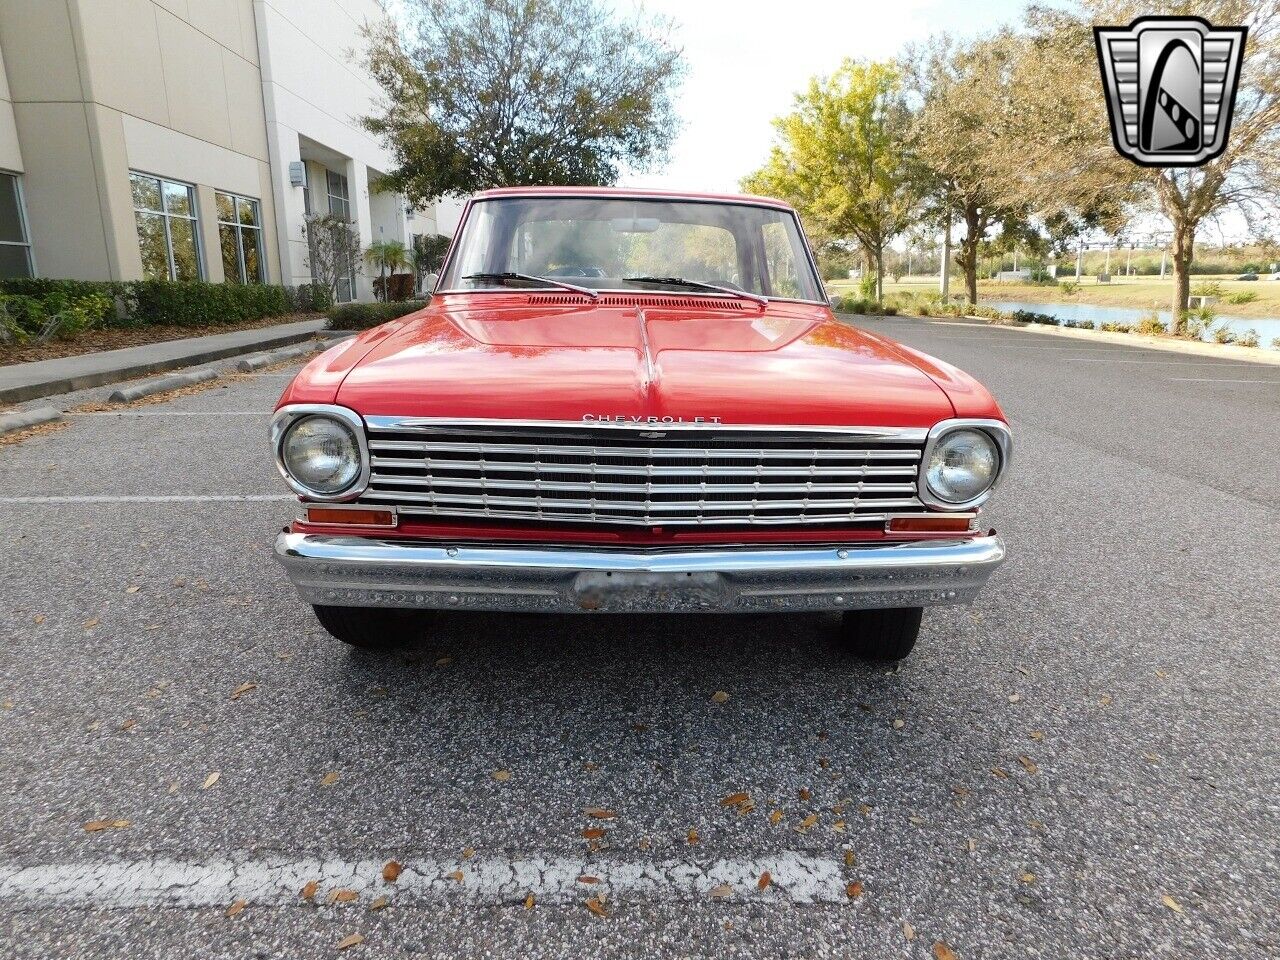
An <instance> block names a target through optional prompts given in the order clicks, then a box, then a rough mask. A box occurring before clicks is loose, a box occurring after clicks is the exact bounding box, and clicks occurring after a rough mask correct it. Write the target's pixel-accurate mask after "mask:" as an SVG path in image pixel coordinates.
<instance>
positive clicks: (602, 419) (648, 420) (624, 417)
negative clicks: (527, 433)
mask: <svg viewBox="0 0 1280 960" xmlns="http://www.w3.org/2000/svg"><path fill="white" fill-rule="evenodd" d="M582 422H583V423H636V424H645V425H648V426H652V425H654V424H659V423H673V424H681V423H691V424H695V425H696V424H700V423H720V422H721V421H720V418H719V417H642V416H636V415H634V414H618V415H614V416H610V415H609V414H607V413H604V414H600V413H584V414H583V415H582Z"/></svg>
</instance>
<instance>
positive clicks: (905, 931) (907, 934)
mask: <svg viewBox="0 0 1280 960" xmlns="http://www.w3.org/2000/svg"><path fill="white" fill-rule="evenodd" d="M902 938H903V939H904V940H906V941H907V943H910V942H911V941H912V940H914V939H915V938H916V928H915V927H913V926H912V925H911V924H909V923H907V921H905V920H903V921H902Z"/></svg>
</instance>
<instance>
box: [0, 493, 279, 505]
mask: <svg viewBox="0 0 1280 960" xmlns="http://www.w3.org/2000/svg"><path fill="white" fill-rule="evenodd" d="M297 499H298V498H297V497H295V496H293V495H292V494H288V493H250V494H215V495H212V496H204V495H202V494H174V495H171V496H161V497H111V496H103V497H91V496H90V497H0V504H4V503H267V502H276V501H284V500H297Z"/></svg>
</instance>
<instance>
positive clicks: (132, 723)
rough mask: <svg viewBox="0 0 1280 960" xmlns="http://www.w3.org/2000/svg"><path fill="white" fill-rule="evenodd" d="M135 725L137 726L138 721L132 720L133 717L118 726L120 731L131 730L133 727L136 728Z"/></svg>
mask: <svg viewBox="0 0 1280 960" xmlns="http://www.w3.org/2000/svg"><path fill="white" fill-rule="evenodd" d="M137 725H138V721H137V720H135V719H133V717H130V718H129V719H128V720H126V721H125V722H124V723H122V724H120V729H121V730H132V729H133V728H134V727H136V726H137Z"/></svg>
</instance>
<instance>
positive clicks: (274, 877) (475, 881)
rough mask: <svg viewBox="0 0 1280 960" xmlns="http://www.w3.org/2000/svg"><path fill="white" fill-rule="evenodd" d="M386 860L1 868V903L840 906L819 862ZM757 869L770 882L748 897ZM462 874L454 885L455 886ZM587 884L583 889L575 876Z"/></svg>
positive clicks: (838, 872)
mask: <svg viewBox="0 0 1280 960" xmlns="http://www.w3.org/2000/svg"><path fill="white" fill-rule="evenodd" d="M385 862H386V861H385V860H356V861H350V860H319V859H288V858H285V857H266V858H261V857H260V858H256V859H252V860H249V859H235V858H226V859H212V860H202V861H178V860H170V859H166V858H150V859H141V860H118V861H99V862H88V863H60V864H46V865H40V866H30V867H12V866H11V867H5V866H0V903H5V904H12V905H14V906H24V905H25V906H26V907H28V908H50V907H83V908H86V909H93V910H101V909H138V908H145V907H186V908H196V907H217V908H222V909H225V908H226V907H227V906H229V905H230V904H231V903H233V902H235V901H237V900H245V901H247V902H248V904H249V905H250V907H252V906H255V905H257V906H266V905H272V904H290V903H295V904H299V905H301V904H302V903H303V901H302V899H301V897H300V896H299V892H300V891H301V890H302V888H303V887H304V886H305V885H306V884H307V883H309V882H310V881H313V880H314V881H316V883H317V884H318V885H319V888H318V890H317V891H316V894H315V897H314V902H315V903H317V904H325V903H328V902H329V897H330V895H331V894H332V892H333V891H335V890H340V889H341V890H353V891H355V892H356V893H357V894H359V895H360V901H362V902H363V903H364V904H365V906H367V905H368V903H369V902H370V901H372V900H373V899H374V898H375V897H378V896H386V897H387V898H388V899H389V900H390V901H391V902H392V903H393V904H394V903H397V902H402V903H403V902H413V901H441V900H460V901H466V902H475V903H486V904H503V903H509V904H512V905H515V904H519V903H521V902H523V900H524V899H525V897H527V896H528V895H529V894H531V893H532V894H533V895H534V899H535V900H536V901H537V902H538V903H543V904H545V903H548V902H557V901H558V902H574V903H582V902H583V901H585V900H586V899H587V898H588V897H603V899H605V901H606V902H610V901H612V900H613V899H614V898H637V899H641V898H642V899H643V900H644V901H645V902H649V903H652V902H654V901H665V902H678V901H688V900H705V899H707V898H709V897H710V896H711V893H712V891H713V890H715V891H717V894H723V893H724V891H723V890H718V889H717V888H721V887H724V886H728V887H729V888H730V890H729V892H728V894H727V899H730V900H736V901H739V902H741V901H743V900H751V901H760V902H765V903H770V902H772V903H780V902H781V903H786V902H790V903H838V902H842V901H845V900H847V894H846V892H845V884H846V882H847V878H846V877H845V875H844V868H843V866H842V864H841V863H840V862H838V861H836V860H833V859H830V858H826V857H813V856H809V855H806V854H800V853H789V852H788V853H780V854H775V855H772V856H763V857H752V858H746V859H724V860H714V861H706V862H696V861H688V860H664V861H652V860H624V859H613V858H591V859H580V858H575V857H555V856H548V857H540V856H531V857H527V858H517V859H506V858H499V857H486V858H478V859H474V860H467V861H460V860H439V859H408V860H406V861H405V862H404V864H403V867H404V869H403V872H402V873H401V874H400V876H399V878H398V879H397V880H396V882H395V883H387V882H386V881H384V880H383V879H382V869H383V866H384V864H385ZM765 871H768V872H769V874H770V876H771V879H772V882H771V884H770V885H769V886H768V887H767V888H766V889H765V890H760V889H759V888H758V882H759V879H760V875H761V874H762V873H764V872H765ZM459 876H461V879H458V877H459ZM584 877H586V878H595V880H596V881H597V882H594V883H592V882H590V880H589V879H588V881H587V882H585V883H584V882H582V878H584Z"/></svg>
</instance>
